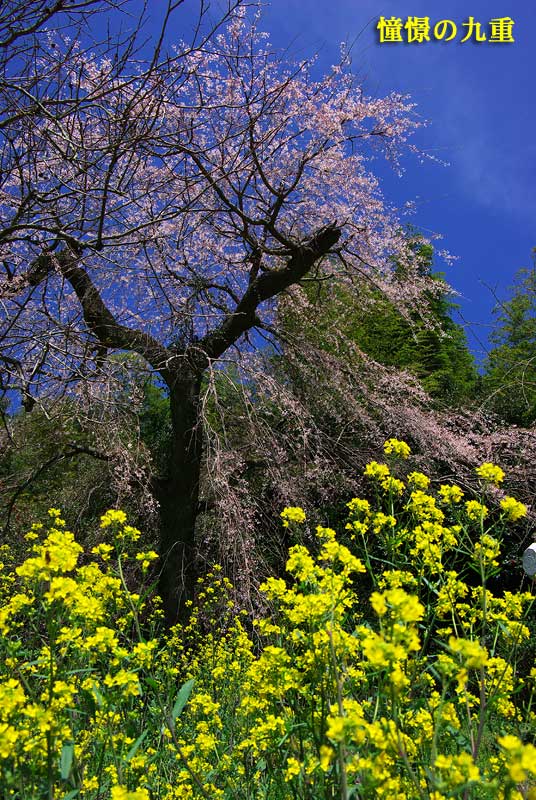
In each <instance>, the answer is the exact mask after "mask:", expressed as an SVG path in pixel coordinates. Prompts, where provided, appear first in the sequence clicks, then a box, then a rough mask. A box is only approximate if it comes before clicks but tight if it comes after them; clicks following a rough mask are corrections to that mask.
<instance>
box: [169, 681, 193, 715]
mask: <svg viewBox="0 0 536 800" xmlns="http://www.w3.org/2000/svg"><path fill="white" fill-rule="evenodd" d="M193 688H194V680H193V678H192V680H189V681H186V683H185V684H184V686H181V688H180V690H179V693H178V695H177V699H176V700H175V704H174V706H173V711H172V712H171V718H172V719H173V722H175V720H176V719H177V717H178V716H179V715H180V714H181V712H182V710H183V708H184V706H185V705H186V703H187V702H188V698H189V697H190V694H191V692H192V689H193Z"/></svg>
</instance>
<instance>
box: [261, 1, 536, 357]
mask: <svg viewBox="0 0 536 800" xmlns="http://www.w3.org/2000/svg"><path fill="white" fill-rule="evenodd" d="M436 8H437V9H441V10H437V11H436V10H434V9H433V8H432V4H430V3H429V2H428V3H426V2H423V0H382V2H381V3H377V2H369V0H329V2H326V0H308V1H307V2H304V1H303V0H302V2H300V0H273V2H272V4H271V6H270V7H267V9H266V13H265V15H264V27H265V29H266V30H268V31H269V32H270V33H271V35H272V39H273V41H274V43H275V44H278V45H287V44H289V43H291V49H292V50H295V51H296V52H299V53H301V52H304V53H309V52H311V51H318V52H319V61H320V64H321V65H326V66H328V65H329V64H332V63H334V62H335V60H336V57H337V54H338V51H339V43H340V42H341V41H347V42H349V43H350V42H354V40H355V43H354V46H353V66H354V71H355V72H356V74H357V75H358V76H360V77H362V78H363V80H364V83H365V86H366V88H367V91H368V93H370V94H374V95H378V96H380V95H383V94H385V93H387V92H389V91H391V90H393V89H395V90H399V91H402V92H404V93H406V92H407V93H408V94H410V95H411V96H412V98H413V100H414V101H415V102H416V103H417V105H418V112H419V114H420V115H421V116H422V117H423V118H424V119H427V120H428V121H429V123H430V124H429V125H428V126H427V127H426V128H425V129H424V130H421V131H420V132H419V133H418V136H417V137H416V143H418V145H419V146H420V147H421V148H422V149H423V150H425V151H426V152H429V153H430V154H432V155H435V156H438V157H439V158H441V159H443V160H444V161H446V162H448V165H447V166H440V165H438V164H434V163H426V164H424V165H423V164H420V163H418V162H417V161H416V160H415V159H407V160H406V161H405V167H406V172H405V175H404V176H403V177H402V178H401V179H397V178H396V177H394V176H392V177H388V178H387V180H386V182H385V183H384V187H385V189H384V190H385V193H386V195H387V196H388V197H389V198H390V199H391V198H392V199H394V200H395V202H403V201H404V200H405V199H416V200H417V204H418V211H417V215H416V217H415V218H414V222H415V223H416V224H417V225H419V226H420V227H422V228H423V229H424V230H425V231H434V232H439V233H441V234H442V235H443V242H442V244H443V246H444V247H445V248H446V249H448V250H449V251H450V252H451V253H452V254H453V255H456V256H457V257H458V258H457V261H456V263H455V264H454V266H452V267H451V268H450V269H449V270H448V273H447V277H448V279H449V281H450V283H451V285H453V286H454V287H455V288H456V290H457V291H458V292H459V293H460V298H459V299H458V302H460V304H461V307H462V308H461V312H462V314H463V317H464V319H466V320H467V321H468V322H470V323H471V327H470V331H469V334H470V343H471V347H472V348H473V350H474V352H475V355H476V356H477V357H478V358H482V356H483V355H484V352H485V350H486V348H487V338H488V334H489V330H490V323H491V321H492V313H491V312H492V308H493V306H494V304H495V300H494V297H493V292H497V293H498V295H499V296H500V297H501V298H503V297H504V296H505V295H506V290H507V287H508V286H509V285H510V284H511V283H512V280H513V276H514V273H515V272H516V270H517V269H519V268H520V267H522V266H528V265H529V264H530V262H531V250H532V248H533V247H536V135H535V131H536V89H535V86H534V82H533V76H534V75H536V5H535V4H534V3H532V2H529V0H523V2H520V1H519V0H518V2H516V3H513V2H511V0H510V2H508V0H492V2H489V0H488V2H483V1H482V0H476V1H475V0H463V2H461V1H459V0H450V2H448V3H442V4H438V5H437V6H436ZM380 15H383V16H385V17H391V16H393V15H394V16H396V17H401V18H402V19H403V21H405V19H406V18H407V17H408V16H419V17H421V16H422V17H424V16H429V17H430V19H431V21H438V20H440V19H451V20H453V21H454V22H456V23H457V25H458V28H459V30H462V28H461V23H462V22H464V21H466V20H467V18H468V17H469V16H470V15H472V16H473V17H474V18H475V19H476V20H479V21H481V22H482V23H484V24H485V25H484V26H483V27H484V28H485V29H487V23H488V21H489V20H490V19H492V18H494V17H507V16H510V17H511V18H512V19H513V20H514V22H515V25H514V27H513V35H514V38H515V42H514V43H513V44H491V43H487V42H485V43H482V44H473V43H471V42H467V43H464V44H461V43H459V41H458V39H459V38H460V35H459V36H458V37H457V39H456V40H453V41H452V42H449V43H444V42H436V41H433V40H432V41H431V42H430V43H423V44H412V45H409V44H380V43H379V41H378V32H377V31H376V24H377V21H378V19H379V17H380ZM466 30H467V29H466V28H463V32H464V33H463V34H462V35H464V34H465V31H466ZM487 287H490V288H487Z"/></svg>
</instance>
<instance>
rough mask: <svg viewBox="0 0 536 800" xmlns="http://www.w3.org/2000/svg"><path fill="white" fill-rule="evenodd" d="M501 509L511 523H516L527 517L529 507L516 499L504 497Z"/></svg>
mask: <svg viewBox="0 0 536 800" xmlns="http://www.w3.org/2000/svg"><path fill="white" fill-rule="evenodd" d="M501 508H502V510H503V511H504V513H505V514H506V516H507V518H508V519H509V520H510V522H516V521H517V520H518V519H521V517H526V516H527V506H526V505H524V504H523V503H520V502H519V500H516V499H515V498H514V497H504V498H503V499H502V500H501Z"/></svg>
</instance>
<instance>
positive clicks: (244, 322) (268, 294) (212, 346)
mask: <svg viewBox="0 0 536 800" xmlns="http://www.w3.org/2000/svg"><path fill="white" fill-rule="evenodd" d="M340 236H341V229H340V228H339V227H337V225H336V224H332V225H328V226H326V227H325V228H322V229H321V230H320V231H317V233H316V234H315V235H314V236H312V237H311V239H310V240H309V241H308V242H307V243H305V244H303V245H300V246H298V247H296V248H295V252H294V254H293V255H292V256H291V258H290V260H289V262H288V264H287V265H286V267H284V268H283V269H279V270H273V271H271V272H263V273H262V274H261V275H259V276H258V277H257V278H256V279H255V280H254V281H253V282H252V283H250V284H249V286H248V288H247V290H246V291H245V293H244V295H243V296H242V299H241V300H240V302H239V303H238V305H237V306H236V308H235V310H234V311H233V312H232V313H231V314H229V315H228V316H227V317H226V318H225V319H224V320H223V322H222V323H221V325H220V326H219V327H218V328H217V329H216V330H214V331H211V332H210V333H208V334H207V335H206V336H205V337H204V338H203V339H202V340H201V341H200V342H198V343H196V344H195V345H191V346H190V348H191V347H195V349H196V350H197V349H198V350H200V351H202V354H203V357H204V358H205V359H207V360H210V359H214V358H219V357H220V356H221V355H223V353H224V352H225V351H226V350H227V349H228V348H229V347H230V346H231V345H233V344H234V343H235V342H236V341H237V340H238V339H239V338H240V336H242V335H243V334H244V333H245V332H246V331H248V330H249V329H250V328H253V327H255V325H256V319H257V309H258V307H259V305H260V304H261V303H262V302H264V301H265V300H269V299H270V298H272V297H275V296H276V295H278V294H281V292H283V291H284V290H285V289H288V287H289V286H292V285H293V284H294V283H297V282H298V281H300V280H301V279H302V278H303V277H304V275H306V274H307V272H309V270H310V269H311V267H313V265H314V264H315V263H316V262H317V261H318V260H319V259H320V258H322V257H323V256H325V255H327V254H328V253H329V252H330V250H331V249H332V248H333V247H334V246H335V245H336V244H337V242H338V241H339V238H340ZM190 348H188V349H190Z"/></svg>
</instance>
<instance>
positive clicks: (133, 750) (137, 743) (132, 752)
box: [126, 730, 149, 761]
mask: <svg viewBox="0 0 536 800" xmlns="http://www.w3.org/2000/svg"><path fill="white" fill-rule="evenodd" d="M148 733H149V731H148V730H147V731H143V733H142V734H141V736H138V738H137V739H136V741H135V742H134V744H133V745H132V747H131V748H130V750H129V751H128V753H127V757H126V760H127V761H130V759H131V758H132V757H133V756H134V755H135V754H136V752H137V750H138V748H139V746H140V744H141V743H142V742H143V740H144V739H145V737H146V736H147V734H148Z"/></svg>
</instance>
